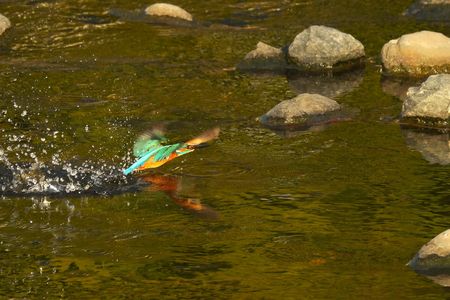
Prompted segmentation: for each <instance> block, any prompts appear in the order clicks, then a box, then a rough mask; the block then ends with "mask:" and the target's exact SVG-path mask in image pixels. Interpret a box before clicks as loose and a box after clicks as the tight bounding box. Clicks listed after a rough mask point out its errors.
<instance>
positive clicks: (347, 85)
mask: <svg viewBox="0 0 450 300" xmlns="http://www.w3.org/2000/svg"><path fill="white" fill-rule="evenodd" d="M363 73H364V72H362V71H361V70H356V71H352V72H347V73H342V74H332V75H325V76H324V75H309V76H308V75H305V74H289V75H288V77H287V79H288V83H289V86H290V87H291V90H292V91H294V92H295V93H296V94H302V93H309V94H320V95H323V96H326V97H329V98H331V99H335V98H337V97H340V96H343V95H345V94H348V93H350V92H351V91H353V90H354V89H356V88H357V87H358V86H359V85H360V84H361V83H362V81H363Z"/></svg>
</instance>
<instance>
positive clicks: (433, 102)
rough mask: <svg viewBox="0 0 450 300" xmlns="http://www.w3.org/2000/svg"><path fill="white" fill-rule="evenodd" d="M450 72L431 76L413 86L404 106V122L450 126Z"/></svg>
mask: <svg viewBox="0 0 450 300" xmlns="http://www.w3.org/2000/svg"><path fill="white" fill-rule="evenodd" d="M449 108H450V74H439V75H432V76H430V77H429V78H428V79H427V80H426V81H425V82H424V83H422V85H421V86H419V87H411V88H409V89H408V92H407V94H406V100H405V102H403V107H402V115H401V116H402V122H403V123H406V124H411V125H418V126H421V127H431V128H448V120H449V113H450V112H449Z"/></svg>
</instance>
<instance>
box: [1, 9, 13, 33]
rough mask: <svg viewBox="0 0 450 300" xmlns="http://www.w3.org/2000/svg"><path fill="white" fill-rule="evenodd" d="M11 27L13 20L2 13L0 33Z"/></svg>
mask: <svg viewBox="0 0 450 300" xmlns="http://www.w3.org/2000/svg"><path fill="white" fill-rule="evenodd" d="M9 27H11V21H9V19H8V18H7V17H5V16H4V15H2V14H0V35H1V34H3V32H5V31H6V29H8V28H9Z"/></svg>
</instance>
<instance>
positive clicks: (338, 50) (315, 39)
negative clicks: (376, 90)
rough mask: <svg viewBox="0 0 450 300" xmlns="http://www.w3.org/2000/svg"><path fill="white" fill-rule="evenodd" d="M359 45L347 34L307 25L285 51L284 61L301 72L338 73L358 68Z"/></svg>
mask: <svg viewBox="0 0 450 300" xmlns="http://www.w3.org/2000/svg"><path fill="white" fill-rule="evenodd" d="M364 56H365V53H364V46H363V44H362V43H361V42H360V41H358V40H357V39H355V38H354V37H353V36H351V35H350V34H347V33H344V32H341V31H339V30H337V29H335V28H331V27H326V26H317V25H314V26H311V27H309V28H307V29H305V30H304V31H302V32H301V33H299V34H298V35H297V36H296V37H295V39H294V41H293V42H292V43H291V44H290V46H289V48H288V58H289V60H290V62H292V64H293V65H294V66H295V67H296V68H298V69H300V70H303V71H312V72H323V71H330V70H335V71H340V70H347V69H350V68H354V67H355V66H360V65H361V62H362V59H363V57H364Z"/></svg>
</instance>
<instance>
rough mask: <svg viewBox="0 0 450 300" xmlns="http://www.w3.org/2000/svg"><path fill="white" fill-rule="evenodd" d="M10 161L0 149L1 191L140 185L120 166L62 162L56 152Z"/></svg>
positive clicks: (102, 190)
mask: <svg viewBox="0 0 450 300" xmlns="http://www.w3.org/2000/svg"><path fill="white" fill-rule="evenodd" d="M30 156H31V157H32V158H34V161H33V162H25V163H12V162H11V161H10V160H9V159H8V157H7V156H6V155H5V151H4V150H3V149H0V174H1V175H0V194H2V195H48V194H100V195H108V194H116V193H122V192H128V191H136V190H138V189H140V185H142V183H140V182H138V181H137V180H136V179H135V178H133V177H125V176H124V175H122V170H121V167H119V166H114V165H108V164H106V163H103V164H100V163H98V162H92V161H85V162H82V163H77V162H64V161H62V159H60V158H59V156H58V155H57V154H55V155H53V157H52V160H51V162H50V163H45V162H42V161H40V160H39V159H38V158H37V156H36V155H35V154H34V153H33V154H31V155H30Z"/></svg>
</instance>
